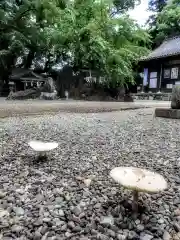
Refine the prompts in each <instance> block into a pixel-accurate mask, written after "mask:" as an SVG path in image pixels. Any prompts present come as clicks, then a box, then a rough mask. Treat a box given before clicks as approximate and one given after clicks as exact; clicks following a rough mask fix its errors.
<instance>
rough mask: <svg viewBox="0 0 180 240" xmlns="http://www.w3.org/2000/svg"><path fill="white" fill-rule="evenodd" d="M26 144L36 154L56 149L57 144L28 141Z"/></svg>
mask: <svg viewBox="0 0 180 240" xmlns="http://www.w3.org/2000/svg"><path fill="white" fill-rule="evenodd" d="M28 144H29V146H30V147H31V148H32V149H33V150H34V151H36V152H47V151H51V150H53V149H55V148H57V147H58V143H57V142H41V141H30V142H29V143H28Z"/></svg>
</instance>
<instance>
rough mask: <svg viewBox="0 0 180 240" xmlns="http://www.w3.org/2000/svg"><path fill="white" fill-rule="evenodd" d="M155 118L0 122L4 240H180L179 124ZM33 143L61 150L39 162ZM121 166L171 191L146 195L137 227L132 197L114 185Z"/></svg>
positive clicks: (139, 113) (123, 115) (144, 113)
mask: <svg viewBox="0 0 180 240" xmlns="http://www.w3.org/2000/svg"><path fill="white" fill-rule="evenodd" d="M153 112H154V109H141V110H133V111H123V112H111V113H96V114H91V113H89V114H77V113H74V114H73V113H61V114H58V115H54V116H50V115H47V116H46V117H45V116H40V117H39V116H36V117H33V116H31V117H17V118H7V119H1V120H0V137H1V146H2V149H1V150H2V156H1V159H0V164H1V166H0V169H1V175H0V239H2V240H12V239H18V240H26V239H32V240H56V239H57V240H58V239H59V240H66V239H72V240H95V239H99V240H113V239H116V240H126V239H132V240H138V239H139V240H161V239H163V240H170V239H171V240H178V239H180V178H179V166H180V163H179V160H180V158H179V157H180V153H179V151H178V146H179V145H180V124H179V120H170V119H160V118H157V119H154V117H153ZM31 139H39V140H52V141H58V142H59V148H57V149H56V150H55V151H53V152H52V153H51V154H50V155H49V159H48V160H47V161H44V162H37V161H36V154H35V153H34V152H33V151H32V150H31V149H30V148H29V147H28V145H27V142H28V141H29V140H31ZM116 166H138V167H144V168H147V169H150V170H155V171H157V172H158V173H160V174H163V175H164V177H165V178H166V179H167V181H168V185H169V188H168V189H167V190H166V191H164V192H161V193H158V194H153V195H149V194H145V193H141V195H140V200H139V204H140V212H139V215H138V217H137V219H133V217H132V212H131V202H130V201H131V197H132V193H131V191H127V190H124V189H123V188H122V187H120V186H118V185H117V184H116V183H114V182H113V180H112V179H111V178H110V177H109V172H110V170H111V169H112V168H114V167H116ZM87 179H88V180H87ZM89 179H90V180H91V181H90V180H89ZM157 184H158V183H157Z"/></svg>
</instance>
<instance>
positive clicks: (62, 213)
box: [58, 209, 64, 217]
mask: <svg viewBox="0 0 180 240" xmlns="http://www.w3.org/2000/svg"><path fill="white" fill-rule="evenodd" d="M58 212H59V216H60V217H64V211H63V210H62V209H60V210H59V211H58Z"/></svg>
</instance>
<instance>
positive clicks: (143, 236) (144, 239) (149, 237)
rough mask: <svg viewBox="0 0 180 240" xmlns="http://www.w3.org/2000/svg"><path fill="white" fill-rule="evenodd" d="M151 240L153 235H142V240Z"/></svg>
mask: <svg viewBox="0 0 180 240" xmlns="http://www.w3.org/2000/svg"><path fill="white" fill-rule="evenodd" d="M151 239H153V236H152V235H150V234H143V235H142V234H141V235H140V240H151Z"/></svg>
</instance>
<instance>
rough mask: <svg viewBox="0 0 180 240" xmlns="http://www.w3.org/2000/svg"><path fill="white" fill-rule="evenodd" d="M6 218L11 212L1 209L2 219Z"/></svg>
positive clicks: (0, 215) (0, 216)
mask: <svg viewBox="0 0 180 240" xmlns="http://www.w3.org/2000/svg"><path fill="white" fill-rule="evenodd" d="M5 216H9V212H8V211H6V210H4V209H2V208H0V218H3V217H5Z"/></svg>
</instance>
